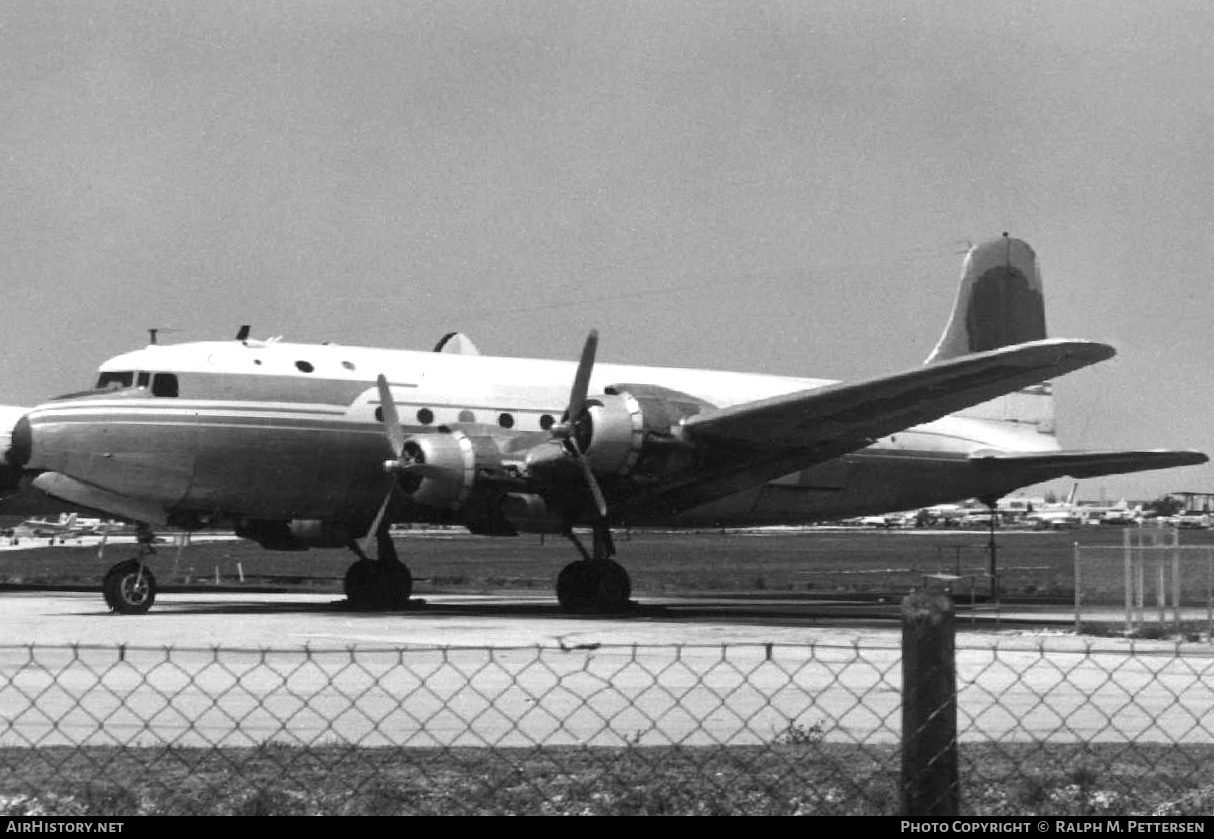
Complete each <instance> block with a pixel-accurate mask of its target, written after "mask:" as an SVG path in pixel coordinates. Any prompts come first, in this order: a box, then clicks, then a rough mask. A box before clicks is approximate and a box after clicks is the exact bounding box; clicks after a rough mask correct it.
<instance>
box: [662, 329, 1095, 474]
mask: <svg viewBox="0 0 1214 839" xmlns="http://www.w3.org/2000/svg"><path fill="white" fill-rule="evenodd" d="M1114 352H1115V351H1114V349H1113V348H1112V347H1110V346H1108V345H1107V344H1098V343H1094V342H1090V341H1070V340H1063V339H1054V340H1042V341H1030V342H1028V343H1025V344H1016V345H1013V346H1010V347H1003V348H1000V349H997V350H989V351H987V352H982V353H974V354H971V355H965V356H961V357H959V358H956V359H952V360H949V361H944V362H940V363H936V364H929V365H925V366H923V367H918V368H916V369H914V370H911V371H909V372H906V373H898V374H896V375H893V376H886V377H884V378H879V379H870V380H868V381H864V382H859V383H854V384H836V385H828V386H826V387H823V388H817V389H814V390H806V391H799V392H796V393H790V394H785V395H782V396H776V397H772V398H770V399H763V400H759V401H757V402H748V403H745V404H742V405H734V406H732V407H729V408H723V409H721V410H717V411H710V412H706V413H703V414H698V415H696V416H693V417H691V418H690V419H688V420H686V422H685V423H684V426H683V428H684V433H685V435H686V438H687V439H688V440H689V441H691V442H694V443H700V442H705V443H714V444H717V445H721V446H724V447H727V448H730V449H755V450H761V451H763V452H764V453H772V452H774V451H778V450H781V449H790V450H802V451H803V450H806V449H828V450H830V451H831V452H832V456H833V455H834V454H835V453H837V452H838V450H839V448H840V446H842V447H843V449H844V451H852V450H855V449H859V448H863V447H864V446H866V445H868V444H869V443H871V442H872V441H873V440H876V439H877V438H879V437H884V436H885V435H887V434H892V433H894V432H896V431H901V430H902V429H905V428H909V427H911V426H913V425H918V424H920V423H924V422H930V421H931V420H935V419H939V418H940V417H942V416H945V415H947V414H951V413H953V412H954V411H959V410H961V409H963V408H968V407H969V406H971V405H976V404H978V403H980V402H986V401H987V400H989V399H994V398H995V397H998V396H1002V395H1004V394H1006V393H1011V392H1013V391H1016V390H1019V389H1020V388H1022V387H1027V386H1028V385H1033V384H1037V383H1038V382H1042V381H1045V380H1046V379H1051V378H1054V377H1057V376H1061V375H1063V374H1065V373H1070V372H1071V371H1073V370H1078V369H1080V368H1082V367H1087V366H1088V365H1090V364H1095V363H1096V362H1098V361H1104V360H1105V359H1107V358H1112V356H1113V355H1114Z"/></svg>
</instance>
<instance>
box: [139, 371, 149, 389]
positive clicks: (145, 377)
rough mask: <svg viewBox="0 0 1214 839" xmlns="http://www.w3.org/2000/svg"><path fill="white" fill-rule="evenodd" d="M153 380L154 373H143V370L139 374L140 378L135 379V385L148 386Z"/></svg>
mask: <svg viewBox="0 0 1214 839" xmlns="http://www.w3.org/2000/svg"><path fill="white" fill-rule="evenodd" d="M151 380H152V374H151V373H142V372H141V373H140V374H139V377H138V378H137V379H136V380H135V387H147V386H148V383H149V382H150V381H151Z"/></svg>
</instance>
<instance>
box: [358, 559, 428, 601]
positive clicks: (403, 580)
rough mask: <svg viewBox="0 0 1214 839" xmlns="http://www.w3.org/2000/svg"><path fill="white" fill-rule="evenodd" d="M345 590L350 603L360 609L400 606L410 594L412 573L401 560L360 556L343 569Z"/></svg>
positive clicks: (411, 590)
mask: <svg viewBox="0 0 1214 839" xmlns="http://www.w3.org/2000/svg"><path fill="white" fill-rule="evenodd" d="M345 590H346V599H347V600H348V601H349V602H350V606H351V607H353V608H355V609H358V610H360V611H378V610H380V609H404V608H405V607H406V606H408V605H409V598H410V597H411V596H412V595H413V575H412V574H411V573H410V572H409V568H408V566H406V565H404V564H403V563H401V562H396V561H393V560H386V559H381V560H378V561H376V560H370V559H360V560H358V561H357V562H355V563H353V564H351V565H350V567H349V569H348V570H347V571H346V579H345Z"/></svg>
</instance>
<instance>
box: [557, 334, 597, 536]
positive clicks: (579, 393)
mask: <svg viewBox="0 0 1214 839" xmlns="http://www.w3.org/2000/svg"><path fill="white" fill-rule="evenodd" d="M598 346H599V333H598V330H595V329H592V330H590V334H589V335H587V336H586V343H585V345H583V347H582V357H581V359H580V360H579V361H578V366H577V373H576V374H575V375H574V377H573V388H572V390H570V391H569V407H568V408H566V409H565V414H564V416H563V417H562V421H561V423H560V424H559V425H554V426H553V427H552V436H553V437H555V438H557V439H558V440H561V441H562V442H563V443H564V445H565V448H566V449H568V450H569V452H570V453H571V454H572V455H573V457H574V459H575V460H577V462H578V465H579V466H581V467H582V475H583V476H584V477H585V479H586V486H587V487H589V489H590V494H591V495H592V496H594V506H595V508H596V509H597V510H598V512H599V518H601V519H605V518H607V499H605V498H604V497H603V490H602V489H600V488H599V482H598V481H597V480H595V477H594V471H593V470H592V469H591V468H590V461H589V460H587V459H586V453H585V452H583V451H582V446H581V444H580V443H578V439H577V424H578V421H579V420H580V419H582V417H583V416H584V415H585V413H586V410H587V404H586V394H587V392H588V391H589V389H590V373H591V372H592V371H593V369H594V356H595V353H596V352H597V351H598Z"/></svg>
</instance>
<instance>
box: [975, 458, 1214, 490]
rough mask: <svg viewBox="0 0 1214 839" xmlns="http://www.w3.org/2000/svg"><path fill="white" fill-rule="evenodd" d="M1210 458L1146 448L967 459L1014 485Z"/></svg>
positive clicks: (1153, 467) (1166, 467) (1152, 467)
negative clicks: (1006, 476)
mask: <svg viewBox="0 0 1214 839" xmlns="http://www.w3.org/2000/svg"><path fill="white" fill-rule="evenodd" d="M1209 459H1210V458H1209V457H1207V456H1206V455H1205V454H1203V453H1202V452H1198V451H1191V450H1185V449H1181V450H1168V449H1147V450H1144V451H1053V452H975V453H974V454H973V455H971V456H970V462H971V463H973V464H974V466H975V467H977V468H979V469H997V470H999V472H1000V474H1007V475H1009V476H1012V477H1013V478H1014V480H1015V481H1016V485H1017V486H1022V485H1024V484H1036V483H1041V482H1042V481H1049V480H1052V479H1054V478H1061V477H1064V476H1069V477H1072V478H1095V477H1098V476H1100V475H1120V474H1122V473H1126V472H1144V471H1146V470H1148V469H1169V468H1171V467H1173V466H1196V465H1198V464H1200V463H1205V462H1206V461H1208V460H1209Z"/></svg>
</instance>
